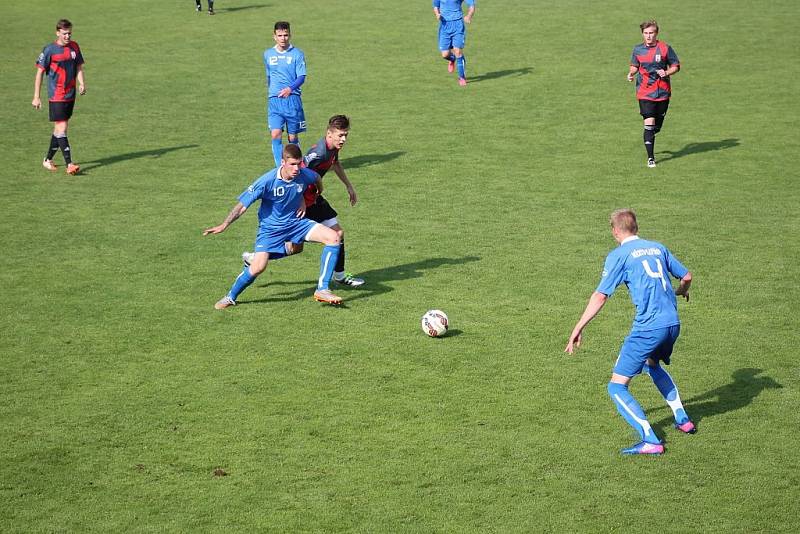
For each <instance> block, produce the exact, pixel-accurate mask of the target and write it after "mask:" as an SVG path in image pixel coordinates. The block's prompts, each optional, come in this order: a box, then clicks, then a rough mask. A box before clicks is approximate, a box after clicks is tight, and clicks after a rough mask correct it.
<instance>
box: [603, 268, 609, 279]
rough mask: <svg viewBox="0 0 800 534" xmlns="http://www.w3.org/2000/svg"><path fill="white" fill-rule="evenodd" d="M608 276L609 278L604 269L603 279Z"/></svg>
mask: <svg viewBox="0 0 800 534" xmlns="http://www.w3.org/2000/svg"><path fill="white" fill-rule="evenodd" d="M606 276H608V271H606V270H605V269H603V274H602V277H603V278H605V277H606Z"/></svg>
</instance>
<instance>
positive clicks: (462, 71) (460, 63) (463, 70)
mask: <svg viewBox="0 0 800 534" xmlns="http://www.w3.org/2000/svg"><path fill="white" fill-rule="evenodd" d="M456 68H457V69H458V77H459V78H466V77H467V59H466V58H465V57H464V56H461V57H457V58H456Z"/></svg>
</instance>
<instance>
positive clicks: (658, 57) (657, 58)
mask: <svg viewBox="0 0 800 534" xmlns="http://www.w3.org/2000/svg"><path fill="white" fill-rule="evenodd" d="M659 61H661V54H658V53H657V54H656V63H658V62H659Z"/></svg>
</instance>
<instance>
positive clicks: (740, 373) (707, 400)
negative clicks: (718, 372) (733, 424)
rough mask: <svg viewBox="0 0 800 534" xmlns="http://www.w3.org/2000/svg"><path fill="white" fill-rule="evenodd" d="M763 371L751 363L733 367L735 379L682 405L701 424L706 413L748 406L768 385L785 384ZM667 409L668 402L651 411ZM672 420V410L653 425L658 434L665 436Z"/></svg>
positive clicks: (712, 414)
mask: <svg viewBox="0 0 800 534" xmlns="http://www.w3.org/2000/svg"><path fill="white" fill-rule="evenodd" d="M762 372H763V370H762V369H754V368H750V367H746V368H743V369H738V370H736V371H734V372H733V374H732V375H731V376H732V377H733V382H731V383H729V384H725V385H724V386H720V387H718V388H715V389H712V390H710V391H707V392H705V393H703V394H701V395H697V396H695V397H692V398H690V399H685V400H684V401H683V406H684V408H685V409H686V413H687V414H689V417H690V418H691V419H692V421H694V423H695V424H697V425H698V426H699V423H700V421H702V420H703V419H705V418H706V417H714V416H716V415H722V414H725V413H728V412H733V411H736V410H741V409H742V408H745V407H747V406H748V405H749V404H750V403H752V402H753V400H754V399H755V398H756V397H758V396H759V395H760V394H761V392H762V391H764V390H765V389H780V388H782V387H783V386H782V385H781V384H779V383H778V382H776V381H775V380H774V379H772V378H770V377H768V376H758V375H760V374H761V373H762ZM678 391H680V389H678ZM667 409H668V407H667V406H665V405H662V406H659V407H658V408H655V409H653V410H651V411H653V412H657V411H660V410H667ZM673 423H674V420H673V417H672V415H671V414H670V415H669V416H668V417H665V418H663V419H661V420H660V421H658V422H657V423H655V424H654V425H653V428H655V430H656V433H657V434H658V435H660V436H663V435H664V428H666V427H670V426H672V424H673ZM699 431H701V432H702V429H699Z"/></svg>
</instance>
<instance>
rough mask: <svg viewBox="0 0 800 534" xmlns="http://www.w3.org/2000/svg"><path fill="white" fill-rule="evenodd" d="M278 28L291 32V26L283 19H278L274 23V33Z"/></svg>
mask: <svg viewBox="0 0 800 534" xmlns="http://www.w3.org/2000/svg"><path fill="white" fill-rule="evenodd" d="M278 30H286V31H287V32H290V33H291V31H292V28H291V27H290V26H289V23H288V22H286V21H285V20H279V21H278V22H276V23H275V28H274V29H273V30H272V31H273V33H274V32H276V31H278Z"/></svg>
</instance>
